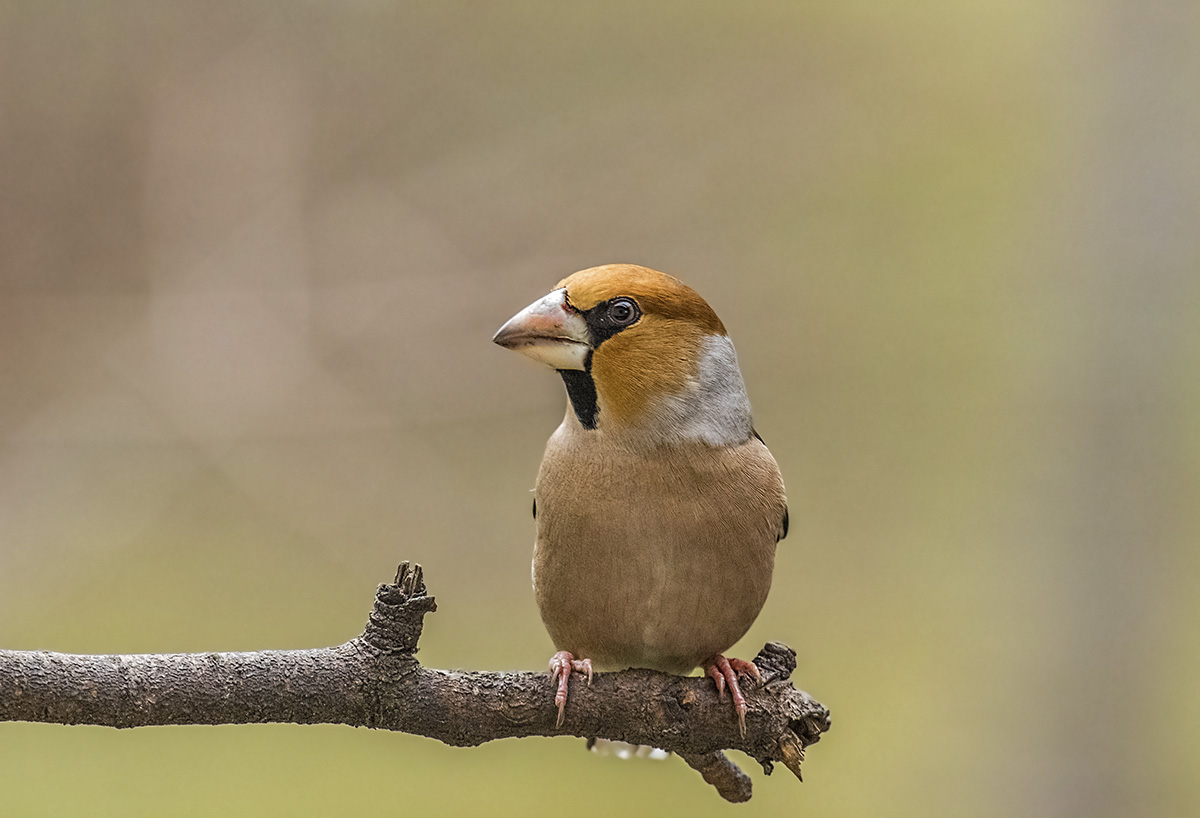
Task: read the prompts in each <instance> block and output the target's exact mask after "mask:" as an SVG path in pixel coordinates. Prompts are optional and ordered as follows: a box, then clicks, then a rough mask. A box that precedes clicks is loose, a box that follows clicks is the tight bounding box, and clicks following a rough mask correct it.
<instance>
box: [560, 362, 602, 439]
mask: <svg viewBox="0 0 1200 818" xmlns="http://www.w3.org/2000/svg"><path fill="white" fill-rule="evenodd" d="M584 365H585V366H586V367H587V369H560V370H558V374H559V375H561V376H562V379H563V383H564V384H565V385H566V387H567V397H568V398H570V400H571V408H572V409H574V410H575V417H577V418H579V423H580V424H581V425H582V426H583V428H585V429H595V428H596V413H597V412H598V411H600V407H599V406H598V405H597V403H596V382H595V381H594V380H592V354H591V353H590V352H589V353H588V356H587V361H586V362H585V364H584Z"/></svg>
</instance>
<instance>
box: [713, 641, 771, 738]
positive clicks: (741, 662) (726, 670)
mask: <svg viewBox="0 0 1200 818" xmlns="http://www.w3.org/2000/svg"><path fill="white" fill-rule="evenodd" d="M700 666H701V667H703V668H704V675H705V676H708V677H709V678H710V679H712V680H713V681H714V682H716V683H717V695H718V696H720V697H721V698H722V699H724V698H725V686H726V685H728V686H729V695H730V696H731V697H732V698H733V709H734V712H736V713H737V717H738V731H739V732H740V733H741V734H742V737H743V738H745V736H746V709H747V708H746V697H745V696H743V695H742V688H741V685H739V684H738V675H739V674H743V673H744V674H746V675H747V676H749V677H751V678H752V679H754V681H755V682H756V683H758V684H762V676H761V675H760V674H759V672H758V668H757V667H755V665H754V663H753V662H747V661H746V660H745V659H726V658H725V657H724V656H722V655H721V654H719V653H718V654H716V655H715V656H713V657H711V658H709V659H705V660H704V662H702V663H701V665H700Z"/></svg>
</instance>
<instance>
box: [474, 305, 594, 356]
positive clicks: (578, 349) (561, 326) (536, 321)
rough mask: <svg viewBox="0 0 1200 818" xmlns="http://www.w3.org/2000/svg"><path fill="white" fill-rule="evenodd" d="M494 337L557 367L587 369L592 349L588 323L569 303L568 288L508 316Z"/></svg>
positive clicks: (507, 346) (508, 346) (501, 344)
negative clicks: (588, 355) (588, 356)
mask: <svg viewBox="0 0 1200 818" xmlns="http://www.w3.org/2000/svg"><path fill="white" fill-rule="evenodd" d="M492 340H493V341H495V342H496V343H497V344H499V345H500V346H502V347H505V348H507V349H515V350H516V351H517V352H523V353H525V354H526V355H528V356H529V357H530V358H533V359H534V360H535V361H541V362H542V363H544V364H546V365H548V366H552V367H554V368H555V369H586V368H587V354H588V352H589V351H590V350H591V343H590V338H589V336H588V328H587V322H585V321H584V320H583V316H582V315H580V314H579V312H578V311H577V310H576V309H575V308H574V307H572V306H570V305H569V304H567V291H566V289H565V288H560V289H557V290H554V291H553V292H551V293H550V294H549V295H547V296H546V297H544V298H540V299H538V300H537V301H534V302H533V303H532V304H530V305H529V306H528V307H526V308H525V309H523V310H521V311H520V312H519V313H517V314H516V315H514V316H513V317H512V318H510V319H508V323H507V324H505V325H504V326H502V327H501V328H500V331H499V332H497V333H496V337H495V338H493V339H492Z"/></svg>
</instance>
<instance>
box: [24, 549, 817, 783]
mask: <svg viewBox="0 0 1200 818" xmlns="http://www.w3.org/2000/svg"><path fill="white" fill-rule="evenodd" d="M436 608H437V606H436V604H435V603H434V599H433V597H431V596H429V595H428V594H427V593H426V589H425V583H424V581H423V578H422V572H421V566H419V565H415V566H412V567H411V568H410V567H409V564H408V563H404V564H402V565H401V566H400V570H399V571H398V572H397V575H396V581H395V582H394V583H393V584H391V585H381V586H379V590H378V591H377V592H376V594H375V604H374V607H373V609H372V611H371V616H370V619H369V621H368V623H367V627H366V629H365V630H364V631H363V633H362V635H360V636H358V637H355V638H354V639H351V640H350V641H349V642H346V643H345V644H343V645H339V646H337V647H332V648H318V649H314V650H286V651H275V650H266V651H256V652H245V653H181V654H147V655H127V656H80V655H73V654H65V653H50V652H48V651H13V650H0V721H32V722H50V723H54V724H96V725H104V726H108V727H144V726H148V725H161V724H257V723H265V722H290V723H295V724H348V725H353V726H356V727H375V728H380V729H384V730H396V731H400V732H405V733H414V734H417V735H422V736H428V737H429V738H434V739H438V740H439V741H442V742H445V743H446V744H451V745H454V746H459V747H467V746H473V745H477V744H482V743H483V742H485V741H491V740H493V739H498V738H514V737H521V736H558V735H573V736H580V737H585V738H592V737H599V738H606V739H614V740H618V741H626V742H629V743H631V744H648V745H653V746H655V747H660V748H662V749H664V750H669V751H673V752H675V753H678V754H679V755H680V757H682V758H683V759H684V761H686V762H687V763H688V764H689V765H690V766H692V767H693V768H695V769H696V770H697V771H699V772H700V774H701V775H702V776H703V777H704V780H705V781H707V782H709V783H710V784H712V785H713V786H714V787H716V788H717V790H718V792H719V793H720V794H721V796H722V797H724V798H726V799H727V800H730V801H745V800H747V799H749V798H750V779H749V778H748V777H747V776H746V775H745V774H744V773H742V771H741V770H739V769H738V768H737V767H736V766H734V765H733V763H732V762H730V761H729V760H728V759H726V758H725V756H724V754H723V753H721V750H725V749H735V750H741V751H742V752H744V753H747V754H748V755H750V756H751V757H753V758H755V759H757V760H758V761H759V762H760V763H761V764H762V765H763V767H764V769H766V771H767V772H768V773H770V771H771V768H772V765H773V763H774V762H776V761H778V762H782V763H783V764H784V765H785V766H787V767H788V769H790V770H791V771H792V772H794V773H795V774H796V776H797V777H799V775H800V762H801V760H802V759H803V756H804V748H805V747H807V746H808V745H810V744H813V743H814V742H816V741H817V740H818V739H819V738H820V737H821V733H823V732H825V731H826V730H828V729H829V711H828V710H826V709H825V708H824V707H823V706H821V705H820V704H818V703H817V702H816V701H814V700H813V699H812V698H811V697H809V696H808V694H806V693H803V692H801V691H799V690H796V689H795V688H794V687H792V685H791V684H790V682H789V681H788V679H789V677H790V676H791V673H792V671H793V670H794V669H795V666H796V655H795V653H794V652H793V651H792V650H791V649H790V648H788V647H787V646H785V645H782V644H779V643H770V644H768V645H766V646H765V647H764V648H763V649H762V651H761V652H760V653H759V655H758V656H757V657H756V658H755V663H756V664H757V665H758V667H759V669H760V670H761V672H762V675H763V681H764V684H763V686H762V687H761V688H755V689H750V690H746V691H745V692H746V699H747V703H748V704H749V707H750V711H749V713H748V714H747V716H746V735H745V736H741V735H739V733H738V729H737V719H736V717H735V716H734V711H733V708H732V707H731V706H730V705H729V702H728V701H727V700H722V699H719V698H718V697H717V696H716V695H715V692H714V690H713V687H712V683H711V682H710V681H709V680H708V679H705V678H702V677H701V678H685V677H680V676H670V675H667V674H664V673H657V672H655V671H650V670H639V669H634V670H626V671H621V672H619V673H598V674H596V676H595V679H594V681H593V683H592V684H591V685H590V686H588V685H587V684H586V682H585V681H583V680H582V679H581V681H580V682H579V683H576V682H575V681H574V677H573V681H572V689H571V696H570V699H569V700H568V703H567V711H566V720H565V721H564V723H563V726H562V727H561V728H556V727H555V718H556V715H557V711H556V709H555V707H554V692H553V687H552V685H551V683H550V679H549V677H548V675H547V674H545V673H483V672H468V671H447V670H433V669H430V668H424V667H421V665H420V663H419V662H418V661H417V660H416V658H415V656H414V654H415V653H416V650H417V641H418V639H419V638H420V636H421V627H422V624H423V621H424V616H425V614H427V613H430V612H432V611H434V610H436Z"/></svg>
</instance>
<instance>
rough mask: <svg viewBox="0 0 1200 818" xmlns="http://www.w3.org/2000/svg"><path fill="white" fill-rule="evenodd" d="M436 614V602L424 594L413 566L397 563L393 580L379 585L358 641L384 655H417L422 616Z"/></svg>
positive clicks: (418, 572)
mask: <svg viewBox="0 0 1200 818" xmlns="http://www.w3.org/2000/svg"><path fill="white" fill-rule="evenodd" d="M436 610H437V602H435V601H434V598H433V597H431V596H429V595H428V594H426V591H425V579H424V574H423V572H422V570H421V566H420V565H419V564H417V563H413V564H412V565H410V564H409V563H408V562H402V563H400V567H399V568H397V569H396V579H395V581H394V582H393V583H392V584H390V585H380V586H379V589H378V590H377V591H376V592H375V604H374V605H373V606H372V608H371V616H370V618H369V619H368V620H367V627H366V629H365V630H363V633H362V637H361V639H362V641H363V642H364V643H366V644H367V645H368V646H369V647H371V648H372V649H374V650H376V651H379V652H380V653H384V654H395V653H407V654H409V655H412V654H414V653H416V652H417V642H418V641H419V640H420V638H421V629H422V628H423V627H424V624H425V614H427V613H432V612H433V611H436Z"/></svg>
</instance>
